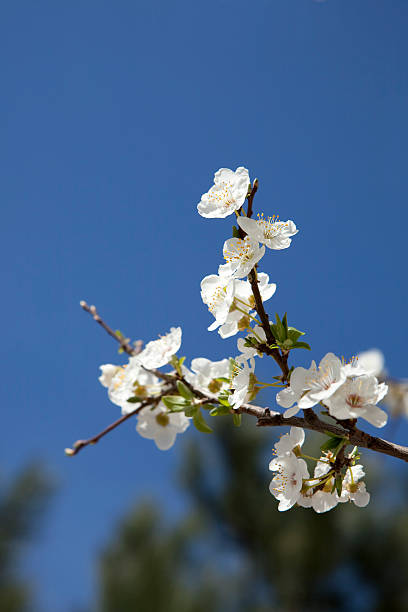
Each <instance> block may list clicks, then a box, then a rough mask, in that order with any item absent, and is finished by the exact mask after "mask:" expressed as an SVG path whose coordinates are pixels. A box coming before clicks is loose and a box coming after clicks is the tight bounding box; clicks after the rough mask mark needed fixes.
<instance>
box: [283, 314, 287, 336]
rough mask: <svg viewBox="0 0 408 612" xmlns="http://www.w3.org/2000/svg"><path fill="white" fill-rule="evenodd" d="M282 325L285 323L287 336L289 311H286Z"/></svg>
mask: <svg viewBox="0 0 408 612" xmlns="http://www.w3.org/2000/svg"><path fill="white" fill-rule="evenodd" d="M282 325H283V327H284V328H285V332H286V336H287V333H288V315H287V313H286V312H285V314H284V315H283V319H282Z"/></svg>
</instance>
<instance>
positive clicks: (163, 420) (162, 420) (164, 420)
mask: <svg viewBox="0 0 408 612" xmlns="http://www.w3.org/2000/svg"><path fill="white" fill-rule="evenodd" d="M156 423H157V424H158V425H160V426H161V427H167V425H168V424H169V423H170V418H169V416H168V415H167V414H165V413H164V412H161V413H160V414H158V415H157V416H156Z"/></svg>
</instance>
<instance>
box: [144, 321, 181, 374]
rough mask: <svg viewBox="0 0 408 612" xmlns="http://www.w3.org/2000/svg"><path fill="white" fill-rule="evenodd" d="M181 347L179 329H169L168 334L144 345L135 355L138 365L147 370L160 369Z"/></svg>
mask: <svg viewBox="0 0 408 612" xmlns="http://www.w3.org/2000/svg"><path fill="white" fill-rule="evenodd" d="M180 346H181V327H171V328H170V332H169V333H168V334H165V335H164V336H162V337H161V338H159V339H158V340H152V341H151V342H148V343H147V344H146V347H145V349H144V350H143V351H142V352H141V353H139V355H137V359H138V361H139V363H140V364H141V365H142V366H143V367H145V368H147V369H148V370H149V369H152V368H160V367H161V366H164V365H166V364H167V363H169V361H170V359H171V358H172V356H173V355H175V354H176V353H177V351H178V350H179V348H180Z"/></svg>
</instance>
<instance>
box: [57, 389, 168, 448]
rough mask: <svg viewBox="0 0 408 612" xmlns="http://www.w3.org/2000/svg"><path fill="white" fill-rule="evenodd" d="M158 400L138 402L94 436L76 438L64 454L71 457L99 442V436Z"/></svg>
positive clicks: (104, 434)
mask: <svg viewBox="0 0 408 612" xmlns="http://www.w3.org/2000/svg"><path fill="white" fill-rule="evenodd" d="M158 401H159V400H157V399H156V400H152V399H149V400H146V401H145V402H143V403H142V404H140V406H138V407H137V408H135V409H134V410H132V412H128V413H127V414H124V415H123V416H121V417H120V419H117V421H114V422H113V423H111V424H110V425H108V427H105V429H103V430H102V431H101V432H99V433H98V434H96V436H93V437H92V438H88V439H87V440H77V441H76V442H75V444H73V446H72V448H66V449H65V454H66V455H68V456H69V457H73V456H74V455H76V454H77V453H79V451H80V450H82V449H83V448H85V446H89V445H90V444H96V443H97V442H99V440H100V439H101V438H103V437H104V436H106V434H108V433H109V432H110V431H112V430H113V429H116V427H119V425H121V424H122V423H124V422H125V421H127V420H128V419H130V417H132V416H134V415H135V414H137V413H138V412H140V411H141V410H142V409H143V408H146V406H150V405H151V404H153V403H155V402H158Z"/></svg>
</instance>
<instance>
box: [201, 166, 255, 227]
mask: <svg viewBox="0 0 408 612" xmlns="http://www.w3.org/2000/svg"><path fill="white" fill-rule="evenodd" d="M248 187H249V175H248V170H247V169H246V168H243V167H242V166H240V167H239V168H237V169H236V170H235V172H234V171H233V170H229V169H228V168H220V170H218V172H216V173H215V175H214V185H213V187H211V189H210V190H209V191H207V193H204V194H203V195H202V196H201V201H200V203H199V204H198V206H197V210H198V212H199V213H200V215H201V216H202V217H207V218H218V219H223V218H225V217H228V215H231V214H232V213H233V212H234V211H236V210H238V209H239V208H241V206H242V205H243V203H244V202H245V198H246V196H247V193H248Z"/></svg>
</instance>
